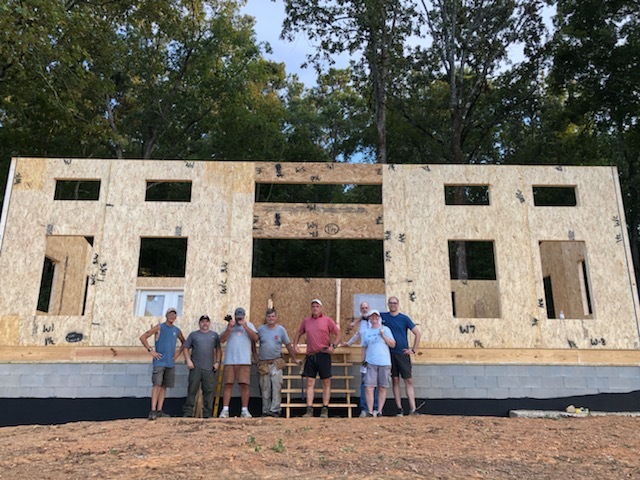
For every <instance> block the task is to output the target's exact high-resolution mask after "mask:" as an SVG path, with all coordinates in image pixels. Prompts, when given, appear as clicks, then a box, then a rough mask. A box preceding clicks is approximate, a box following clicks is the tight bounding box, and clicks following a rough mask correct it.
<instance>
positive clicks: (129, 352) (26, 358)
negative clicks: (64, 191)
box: [0, 346, 640, 367]
mask: <svg viewBox="0 0 640 480" xmlns="http://www.w3.org/2000/svg"><path fill="white" fill-rule="evenodd" d="M301 347H302V348H301V350H302V354H304V352H305V348H304V346H301ZM336 354H346V355H347V357H345V358H347V359H348V361H349V362H353V363H354V364H359V363H360V347H359V346H354V347H340V348H337V349H336ZM336 361H337V359H336ZM150 362H151V356H150V355H149V354H148V353H147V352H145V351H144V349H143V348H142V347H137V346H136V347H58V346H46V347H45V346H38V347H11V348H2V349H0V363H150ZM414 364H416V365H518V364H519V365H585V366H586V365H603V366H620V367H622V366H638V365H640V350H604V349H603V350H595V349H594V350H581V349H515V348H514V349H488V348H486V349H483V348H467V349H464V348H459V349H455V348H422V349H420V350H418V354H417V355H416V356H415V358H414Z"/></svg>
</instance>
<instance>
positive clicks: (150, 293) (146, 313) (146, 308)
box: [134, 289, 184, 317]
mask: <svg viewBox="0 0 640 480" xmlns="http://www.w3.org/2000/svg"><path fill="white" fill-rule="evenodd" d="M183 299H184V290H152V289H144V290H142V289H141V290H136V304H135V311H134V315H135V316H137V317H164V314H165V312H166V311H167V309H169V308H171V307H173V308H175V309H176V310H177V311H178V315H182V303H183Z"/></svg>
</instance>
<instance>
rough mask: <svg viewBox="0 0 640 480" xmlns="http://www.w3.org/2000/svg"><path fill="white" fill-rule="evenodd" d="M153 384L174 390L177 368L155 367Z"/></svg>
mask: <svg viewBox="0 0 640 480" xmlns="http://www.w3.org/2000/svg"><path fill="white" fill-rule="evenodd" d="M151 382H152V383H153V384H154V385H156V386H158V385H159V386H163V387H167V388H173V385H174V384H175V382H176V369H175V367H153V373H152V374H151Z"/></svg>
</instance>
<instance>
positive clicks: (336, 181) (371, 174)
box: [255, 162, 382, 185]
mask: <svg viewBox="0 0 640 480" xmlns="http://www.w3.org/2000/svg"><path fill="white" fill-rule="evenodd" d="M255 179H256V183H288V184H313V183H317V184H329V185H352V184H353V185H382V166H381V165H371V164H349V163H304V162H285V163H274V162H260V163H256V177H255Z"/></svg>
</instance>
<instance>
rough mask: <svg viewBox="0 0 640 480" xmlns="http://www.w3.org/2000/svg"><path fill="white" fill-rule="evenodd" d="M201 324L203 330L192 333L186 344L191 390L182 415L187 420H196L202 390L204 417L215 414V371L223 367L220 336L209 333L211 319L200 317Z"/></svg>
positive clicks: (188, 391) (199, 322)
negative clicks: (194, 409) (197, 399)
mask: <svg viewBox="0 0 640 480" xmlns="http://www.w3.org/2000/svg"><path fill="white" fill-rule="evenodd" d="M198 325H199V327H200V330H196V331H195V332H191V333H190V334H189V336H188V337H187V341H186V342H184V345H183V348H184V359H185V362H186V364H187V368H188V369H189V387H188V390H187V401H186V402H185V404H184V407H183V408H182V414H183V416H185V417H193V406H194V405H195V403H196V395H197V394H198V390H200V388H202V416H203V417H204V418H210V417H211V415H212V413H213V386H214V378H215V372H217V371H218V369H219V368H220V358H222V348H221V347H220V337H219V336H218V334H217V333H216V332H214V331H211V330H210V327H211V320H210V319H209V317H208V316H206V315H203V316H201V317H200V320H198Z"/></svg>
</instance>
